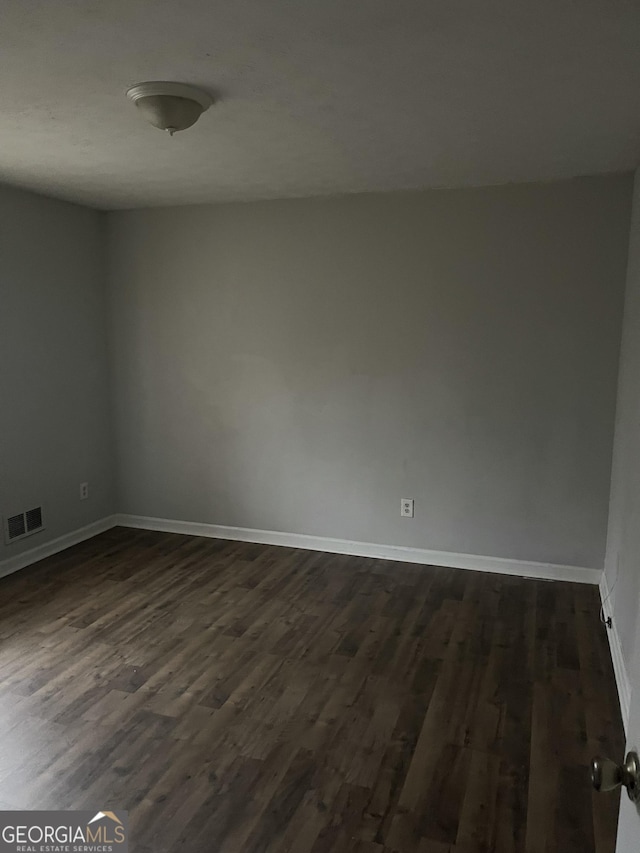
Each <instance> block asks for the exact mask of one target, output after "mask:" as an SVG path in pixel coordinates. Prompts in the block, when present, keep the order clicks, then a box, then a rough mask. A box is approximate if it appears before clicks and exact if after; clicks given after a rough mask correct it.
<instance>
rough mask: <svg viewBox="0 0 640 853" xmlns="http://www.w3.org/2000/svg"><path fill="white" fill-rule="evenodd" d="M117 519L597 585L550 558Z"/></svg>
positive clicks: (589, 574) (583, 571) (144, 526)
mask: <svg viewBox="0 0 640 853" xmlns="http://www.w3.org/2000/svg"><path fill="white" fill-rule="evenodd" d="M116 521H117V524H119V525H121V526H123V527H134V528H139V529H141V530H160V531H163V532H165V533H185V534H187V535H189V536H207V537H209V538H211V539H230V540H232V541H236V542H256V543H259V544H262V545H283V546H285V547H287V548H302V549H304V550H307V551H326V552H328V553H330V554H349V555H352V556H355V557H373V558H374V559H378V560H396V561H399V562H403V563H419V564H422V565H429V566H445V567H447V568H452V569H471V570H472V571H478V572H495V573H497V574H503V575H517V576H519V577H525V578H540V579H543V580H562V581H575V582H577V583H590V584H598V583H599V582H600V578H601V576H602V571H601V570H600V569H587V568H581V567H579V566H559V565H555V564H553V563H535V562H531V561H528V560H509V559H505V558H504V557H484V556H478V555H475V554H455V553H453V552H452V551H430V550H426V549H424V548H407V547H405V546H404V545H378V544H373V543H370V542H351V541H349V540H348V539H329V538H325V537H323V536H307V535H306V534H302V533H282V532H280V531H275V530H254V529H252V528H248V527H225V526H224V525H220V524H202V523H199V522H194V521H175V520H173V519H168V518H149V517H147V516H142V515H117V516H116Z"/></svg>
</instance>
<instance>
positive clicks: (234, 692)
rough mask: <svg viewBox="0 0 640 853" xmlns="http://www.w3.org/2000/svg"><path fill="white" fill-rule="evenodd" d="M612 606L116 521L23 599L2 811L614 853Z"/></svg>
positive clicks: (13, 595)
mask: <svg viewBox="0 0 640 853" xmlns="http://www.w3.org/2000/svg"><path fill="white" fill-rule="evenodd" d="M598 609H599V602H598V597H597V590H596V589H595V588H593V587H588V586H582V585H573V584H568V583H557V584H556V583H547V582H544V581H534V580H524V579H520V578H513V577H506V576H495V575H488V574H482V573H474V572H464V571H457V570H453V569H445V568H442V567H437V566H434V567H430V566H412V565H409V564H405V563H392V562H386V561H383V560H367V559H365V558H361V557H358V558H354V557H348V556H345V555H331V554H322V553H319V552H318V553H314V552H307V551H301V550H298V549H290V548H275V547H270V546H262V545H255V544H249V543H241V542H224V541H218V540H210V539H205V538H202V537H189V536H179V535H172V534H163V533H153V532H147V531H133V530H126V529H123V528H115V529H113V530H111V531H108V532H107V533H104V534H101V535H100V536H98V537H96V538H94V539H92V540H89V541H87V542H83V543H80V544H79V545H77V546H74V547H73V548H71V549H69V550H68V551H66V552H63V553H62V554H59V555H57V556H55V557H51V558H49V559H47V560H44V561H42V562H41V563H39V564H37V565H36V566H33V567H31V568H29V569H25V570H24V571H22V572H19V573H16V574H15V575H12V576H9V577H7V578H4V579H1V580H0V731H1V732H2V735H1V736H0V804H1V805H3V806H4V807H5V808H10V807H11V808H19V809H37V808H94V807H96V808H105V807H108V808H124V809H128V810H129V811H130V824H131V830H132V844H131V850H132V852H133V851H135V853H150V851H153V853H202V851H208V850H216V851H219V853H276V851H277V853H288V851H290V853H325V851H326V853H552V851H553V853H557V851H560V850H562V853H612V851H613V849H614V838H615V831H616V817H617V803H618V798H617V796H615V795H609V796H604V795H603V796H598V795H595V794H593V793H592V791H591V789H590V786H589V779H588V774H587V765H588V761H589V759H590V757H591V756H592V755H593V754H595V753H600V754H605V755H610V756H611V757H613V758H620V757H621V756H622V750H623V748H624V739H623V733H622V726H621V721H620V712H619V707H618V703H617V697H616V692H615V683H614V677H613V671H612V667H611V661H610V657H609V651H608V646H607V638H606V633H605V629H604V627H603V626H602V625H601V624H600V622H599V621H598Z"/></svg>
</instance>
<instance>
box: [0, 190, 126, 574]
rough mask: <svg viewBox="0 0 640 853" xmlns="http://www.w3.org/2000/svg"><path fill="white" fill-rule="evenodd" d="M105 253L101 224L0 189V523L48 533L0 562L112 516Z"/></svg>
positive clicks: (1, 554) (8, 551)
mask: <svg viewBox="0 0 640 853" xmlns="http://www.w3.org/2000/svg"><path fill="white" fill-rule="evenodd" d="M104 248H105V247H104V214H99V213H97V212H95V211H91V210H87V209H85V208H82V207H78V206H75V205H71V204H66V203H64V202H60V201H53V200H51V199H46V198H43V197H41V196H36V195H32V194H30V193H26V192H21V191H18V190H13V189H8V188H0V514H1V515H4V516H7V515H12V514H14V513H15V512H20V511H21V510H24V509H30V508H31V507H33V506H37V505H40V504H41V505H42V506H43V507H44V512H45V521H46V525H47V528H46V530H45V531H43V532H41V533H38V534H36V535H34V536H30V537H27V538H26V539H24V540H22V541H20V542H15V543H13V544H11V545H9V546H7V547H5V546H4V545H3V544H2V542H0V561H2V560H4V559H8V558H10V557H13V556H17V555H18V554H19V553H21V552H22V551H23V550H27V549H31V548H34V547H36V546H38V545H41V544H44V543H45V542H47V541H48V540H50V539H54V538H56V537H57V536H60V535H62V534H64V533H68V532H70V531H73V530H77V529H78V528H79V527H82V526H84V525H86V524H88V523H90V522H92V521H95V520H97V519H99V518H103V517H104V516H105V515H108V514H110V513H111V512H113V505H114V504H113V458H112V449H113V448H112V437H111V429H110V426H109V424H110V420H109V419H110V415H109V388H108V371H107V350H106V328H105V327H106V324H105V292H104V291H105V274H104ZM84 481H89V483H90V498H89V500H87V501H82V502H81V501H80V500H79V484H80V483H81V482H84ZM2 538H3V537H2V535H1V534H0V540H1V539H2Z"/></svg>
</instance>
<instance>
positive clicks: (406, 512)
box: [400, 498, 413, 518]
mask: <svg viewBox="0 0 640 853" xmlns="http://www.w3.org/2000/svg"><path fill="white" fill-rule="evenodd" d="M400 515H402V516H403V517H404V518H413V498H400Z"/></svg>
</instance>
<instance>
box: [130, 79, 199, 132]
mask: <svg viewBox="0 0 640 853" xmlns="http://www.w3.org/2000/svg"><path fill="white" fill-rule="evenodd" d="M127 97H128V98H130V99H131V100H132V101H133V103H134V104H135V105H136V107H138V109H139V110H140V112H141V113H142V115H143V116H144V117H145V118H146V120H147V121H148V122H150V124H152V125H153V126H154V127H159V128H160V130H166V131H167V132H168V133H169V134H170V135H171V136H173V134H174V133H175V132H176V131H178V130H186V129H187V128H188V127H191V125H192V124H195V123H196V122H197V121H198V119H199V118H200V116H201V115H202V113H203V112H204V111H205V110H208V109H209V107H210V106H211V104H213V98H212V97H211V96H210V95H208V94H207V93H206V92H203V91H202V89H196V87H195V86H187V85H186V84H185V83H166V82H162V81H158V82H155V83H138V85H137V86H132V87H131V89H129V90H128V91H127Z"/></svg>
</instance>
